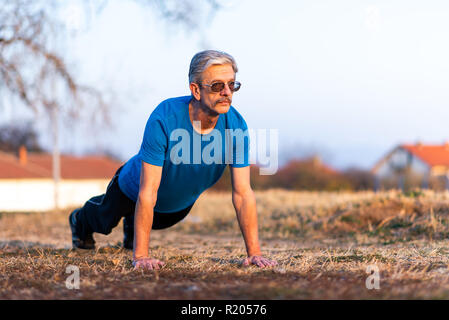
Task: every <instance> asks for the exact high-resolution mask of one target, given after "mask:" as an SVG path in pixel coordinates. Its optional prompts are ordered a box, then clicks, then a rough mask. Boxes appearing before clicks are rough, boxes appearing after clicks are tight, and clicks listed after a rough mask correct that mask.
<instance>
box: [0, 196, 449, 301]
mask: <svg viewBox="0 0 449 320" xmlns="http://www.w3.org/2000/svg"><path fill="white" fill-rule="evenodd" d="M256 197H257V206H258V213H259V230H260V239H261V244H262V249H263V252H264V253H265V254H266V255H267V256H269V257H272V258H275V259H277V261H278V262H279V266H278V267H276V268H270V269H259V268H257V267H254V266H252V267H242V266H241V265H240V262H241V261H242V260H243V258H244V257H245V250H244V243H243V240H242V237H241V234H240V231H239V229H238V224H237V221H236V219H235V211H234V209H233V206H232V202H231V194H229V193H212V192H206V193H204V194H203V195H202V196H201V197H200V199H199V200H198V201H197V203H196V204H195V206H194V208H193V209H192V212H191V213H190V214H189V216H188V217H187V218H186V219H185V221H182V222H181V223H179V224H178V225H176V226H175V227H173V228H170V229H167V230H158V231H153V232H152V234H151V248H152V254H153V255H154V256H155V257H157V258H159V259H162V260H164V261H165V262H166V266H165V267H164V268H163V269H161V270H159V271H153V272H143V271H133V269H132V265H131V252H129V251H125V250H123V249H121V248H120V244H121V240H122V229H121V224H120V225H119V226H118V227H117V228H116V229H114V231H113V232H112V233H111V234H110V235H108V236H104V235H100V234H95V238H96V240H97V247H98V248H97V249H96V251H76V250H71V241H70V229H69V226H68V223H67V216H68V214H69V211H67V210H66V211H61V212H42V213H2V214H0V288H1V290H0V299H448V298H449V255H448V254H449V248H448V245H449V240H448V239H449V193H433V192H430V191H417V192H411V193H409V194H402V193H400V192H396V191H392V192H384V193H377V194H376V193H372V192H362V193H324V192H291V191H285V190H269V191H257V192H256ZM69 265H74V266H77V267H79V270H80V288H79V289H74V290H70V289H68V288H67V287H66V284H65V283H66V278H67V277H68V276H69V275H68V274H66V267H67V266H69ZM368 266H375V267H377V268H378V270H379V276H380V278H379V284H380V288H379V289H368V288H367V287H366V280H367V277H368V276H369V274H368V273H367V268H368Z"/></svg>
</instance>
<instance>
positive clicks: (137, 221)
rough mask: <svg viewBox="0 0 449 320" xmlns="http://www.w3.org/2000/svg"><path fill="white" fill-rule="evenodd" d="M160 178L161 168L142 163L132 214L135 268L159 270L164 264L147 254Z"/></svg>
mask: <svg viewBox="0 0 449 320" xmlns="http://www.w3.org/2000/svg"><path fill="white" fill-rule="evenodd" d="M161 176H162V167H160V166H155V165H152V164H149V163H146V162H144V161H142V169H141V173H140V187H139V195H138V197H137V203H136V209H135V213H134V215H135V216H134V230H135V232H134V252H133V260H134V262H133V264H134V266H135V267H136V268H139V267H143V268H148V269H159V266H162V265H163V264H164V263H163V262H162V261H160V260H157V259H151V258H150V256H149V252H148V251H149V246H150V231H151V228H152V226H153V215H154V207H155V206H156V201H157V191H158V189H159V185H160V182H161Z"/></svg>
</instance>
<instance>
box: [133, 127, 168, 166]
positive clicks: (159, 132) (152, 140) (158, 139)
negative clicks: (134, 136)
mask: <svg viewBox="0 0 449 320" xmlns="http://www.w3.org/2000/svg"><path fill="white" fill-rule="evenodd" d="M167 147H168V138H167V134H166V132H165V130H164V124H163V122H162V120H161V119H151V118H150V119H149V120H148V122H147V124H146V126H145V132H144V135H143V141H142V145H141V146H140V151H139V154H140V158H141V160H142V161H145V162H147V163H149V164H152V165H155V166H161V167H162V166H163V165H164V160H165V154H166V151H167Z"/></svg>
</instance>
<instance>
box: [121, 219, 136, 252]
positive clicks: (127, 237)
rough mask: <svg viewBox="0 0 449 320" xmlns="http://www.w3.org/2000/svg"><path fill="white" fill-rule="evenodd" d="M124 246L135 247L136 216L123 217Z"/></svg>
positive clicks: (131, 248) (127, 247) (130, 248)
mask: <svg viewBox="0 0 449 320" xmlns="http://www.w3.org/2000/svg"><path fill="white" fill-rule="evenodd" d="M123 248H125V249H129V250H133V248H134V216H126V217H125V218H124V219H123Z"/></svg>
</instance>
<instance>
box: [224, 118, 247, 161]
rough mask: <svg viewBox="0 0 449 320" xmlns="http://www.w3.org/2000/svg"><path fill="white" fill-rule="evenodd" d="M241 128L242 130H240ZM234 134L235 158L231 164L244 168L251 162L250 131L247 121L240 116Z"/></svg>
mask: <svg viewBox="0 0 449 320" xmlns="http://www.w3.org/2000/svg"><path fill="white" fill-rule="evenodd" d="M239 129H241V130H239ZM234 130H235V133H234V136H233V149H234V150H233V153H234V156H233V159H232V163H230V164H229V165H230V166H231V167H233V168H242V167H247V166H249V165H250V163H249V146H250V141H249V132H248V126H247V125H246V121H245V120H244V119H243V118H240V121H239V124H238V128H235V129H234Z"/></svg>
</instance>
